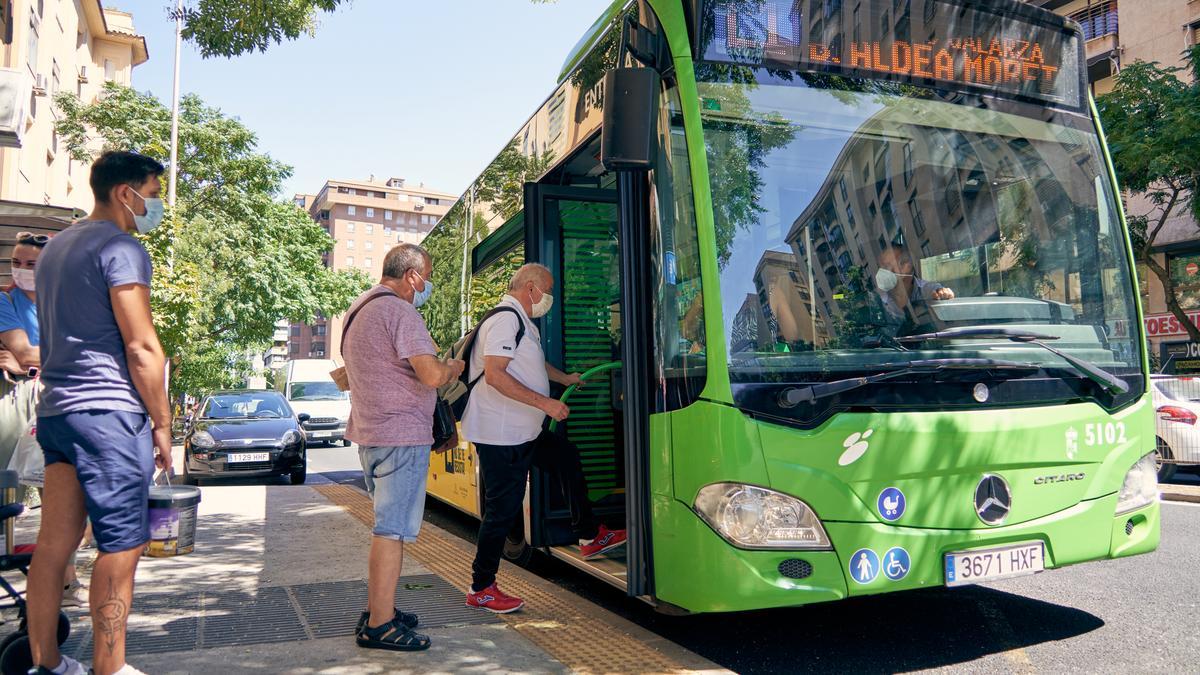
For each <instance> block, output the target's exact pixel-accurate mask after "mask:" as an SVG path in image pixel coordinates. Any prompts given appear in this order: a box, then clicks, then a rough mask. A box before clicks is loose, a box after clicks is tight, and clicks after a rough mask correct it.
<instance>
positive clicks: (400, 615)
mask: <svg viewBox="0 0 1200 675" xmlns="http://www.w3.org/2000/svg"><path fill="white" fill-rule="evenodd" d="M392 618H393V619H395V620H397V621H399V622H400V623H402V624H404V625H405V626H406V627H408V628H416V627H417V626H418V625H420V623H421V620H420V619H418V618H417V615H416V614H409V613H408V612H401V611H400V610H398V609H397V610H396V614H395V616H393V617H392ZM370 619H371V613H370V612H363V613H362V616H360V617H358V623H357V624H355V626H354V634H355V635H358V634H359V633H361V632H363V628H366V627H367V621H369V620H370Z"/></svg>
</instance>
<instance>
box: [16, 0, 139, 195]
mask: <svg viewBox="0 0 1200 675" xmlns="http://www.w3.org/2000/svg"><path fill="white" fill-rule="evenodd" d="M0 8H2V11H3V14H4V18H3V27H2V29H0V34H3V36H4V37H5V38H7V39H5V40H3V45H2V46H0V66H3V67H2V68H0V95H2V97H3V98H0V112H6V113H7V114H6V115H0V117H2V118H3V119H0V145H3V146H4V147H3V148H2V149H0V199H4V200H7V201H17V202H27V203H33V204H44V205H51V206H56V207H65V208H73V209H78V210H82V211H85V212H86V211H90V210H91V207H92V195H91V191H90V190H89V189H88V184H87V180H88V171H87V169H88V167H87V165H86V164H84V163H80V162H75V161H72V160H70V159H69V158H68V157H67V155H66V152H65V150H64V149H63V148H62V147H61V146H60V144H59V139H58V134H56V133H55V131H54V123H55V122H56V121H57V114H58V113H57V111H56V110H55V108H54V101H53V99H54V96H55V95H57V94H58V93H60V92H71V93H74V94H76V95H77V96H79V97H80V98H81V99H82V100H84V101H85V102H91V101H93V100H95V98H96V96H97V95H98V94H99V93H100V91H101V89H102V88H103V87H104V83H105V82H119V83H121V84H130V83H131V78H132V74H133V68H134V67H135V66H138V65H140V64H142V63H145V62H146V60H147V58H148V53H147V51H146V40H145V38H143V37H142V36H140V35H138V34H137V31H136V30H135V29H134V26H133V16H132V15H130V14H128V13H126V12H121V11H118V10H115V9H111V8H104V7H102V6H101V4H100V0H0Z"/></svg>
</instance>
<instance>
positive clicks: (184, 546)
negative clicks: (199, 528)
mask: <svg viewBox="0 0 1200 675" xmlns="http://www.w3.org/2000/svg"><path fill="white" fill-rule="evenodd" d="M199 505H200V488H197V487H190V486H186V485H155V486H153V487H151V488H150V544H149V545H147V546H146V555H148V556H150V557H151V558H170V557H171V556H176V555H186V554H188V553H191V552H192V550H193V549H194V548H195V547H196V509H197V507H198V506H199Z"/></svg>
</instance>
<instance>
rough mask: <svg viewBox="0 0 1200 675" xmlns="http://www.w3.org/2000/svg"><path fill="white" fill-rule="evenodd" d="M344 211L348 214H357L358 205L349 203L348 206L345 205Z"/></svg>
mask: <svg viewBox="0 0 1200 675" xmlns="http://www.w3.org/2000/svg"><path fill="white" fill-rule="evenodd" d="M346 213H349V214H350V215H352V216H357V215H358V207H356V206H355V205H353V204H351V205H349V206H347V207H346Z"/></svg>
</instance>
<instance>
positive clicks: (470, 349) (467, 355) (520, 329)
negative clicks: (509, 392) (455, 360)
mask: <svg viewBox="0 0 1200 675" xmlns="http://www.w3.org/2000/svg"><path fill="white" fill-rule="evenodd" d="M501 312H512V313H513V314H515V315H516V317H517V346H518V347H520V346H521V338H523V337H525V320H524V319H522V318H521V313H520V312H518V311H517V310H515V309H513V308H512V307H506V306H504V305H501V306H500V307H493V308H492V309H489V310H488V312H487V314H484V315H483V319H481V320H480V321H479V325H478V326H476V327H475V335H474V336H473V337H472V338H471V344H469V345H467V348H466V349H464V350H463V357H464V358H463V360H464V361H466V362H467V370H468V371H469V370H470V369H471V361H470V359H471V357H472V356H474V355H475V341H476V340H477V339H478V338H479V329H481V328H483V324H485V323H487V321H488V319H490V318H492V317H493V316H496V315H497V314H500V313H501ZM482 379H483V373H479V377H477V378H475V379H473V380H471V381H470V382H468V383H467V390H468V391H470V390H471V389H472V388H473V387H474V386H475V384H476V383H478V382H479V381H480V380H482Z"/></svg>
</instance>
